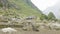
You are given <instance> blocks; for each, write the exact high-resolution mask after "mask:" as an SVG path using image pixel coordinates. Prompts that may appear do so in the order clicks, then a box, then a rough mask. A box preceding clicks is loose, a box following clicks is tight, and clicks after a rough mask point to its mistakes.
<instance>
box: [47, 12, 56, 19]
mask: <svg viewBox="0 0 60 34" xmlns="http://www.w3.org/2000/svg"><path fill="white" fill-rule="evenodd" d="M55 19H56V17H55V15H54V14H53V13H52V12H50V13H49V14H48V20H55Z"/></svg>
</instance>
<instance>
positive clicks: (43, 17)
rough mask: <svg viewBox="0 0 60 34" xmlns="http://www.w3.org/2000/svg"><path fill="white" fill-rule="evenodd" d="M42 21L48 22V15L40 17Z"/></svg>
mask: <svg viewBox="0 0 60 34" xmlns="http://www.w3.org/2000/svg"><path fill="white" fill-rule="evenodd" d="M40 19H41V20H44V19H46V20H47V19H48V17H47V16H46V15H44V14H42V15H41V17H40Z"/></svg>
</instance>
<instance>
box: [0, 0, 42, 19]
mask: <svg viewBox="0 0 60 34" xmlns="http://www.w3.org/2000/svg"><path fill="white" fill-rule="evenodd" d="M7 3H9V4H8V5H9V7H8V10H6V11H5V10H3V9H1V10H0V15H4V16H7V17H22V18H23V17H27V16H37V17H40V16H41V14H42V12H41V11H40V10H37V8H36V7H35V6H34V5H33V4H32V3H31V1H30V0H8V2H7ZM32 5H33V6H32Z"/></svg>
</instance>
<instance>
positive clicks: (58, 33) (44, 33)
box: [0, 30, 60, 34]
mask: <svg viewBox="0 0 60 34" xmlns="http://www.w3.org/2000/svg"><path fill="white" fill-rule="evenodd" d="M0 34H8V33H3V32H2V31H0ZM12 34H60V31H55V30H40V31H39V32H36V31H17V32H16V33H12Z"/></svg>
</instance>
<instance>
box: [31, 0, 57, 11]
mask: <svg viewBox="0 0 60 34" xmlns="http://www.w3.org/2000/svg"><path fill="white" fill-rule="evenodd" d="M31 1H32V2H33V4H35V5H36V6H37V7H38V8H39V9H40V10H42V11H44V10H45V9H46V8H48V7H51V6H54V5H55V4H56V3H57V2H58V0H31Z"/></svg>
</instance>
